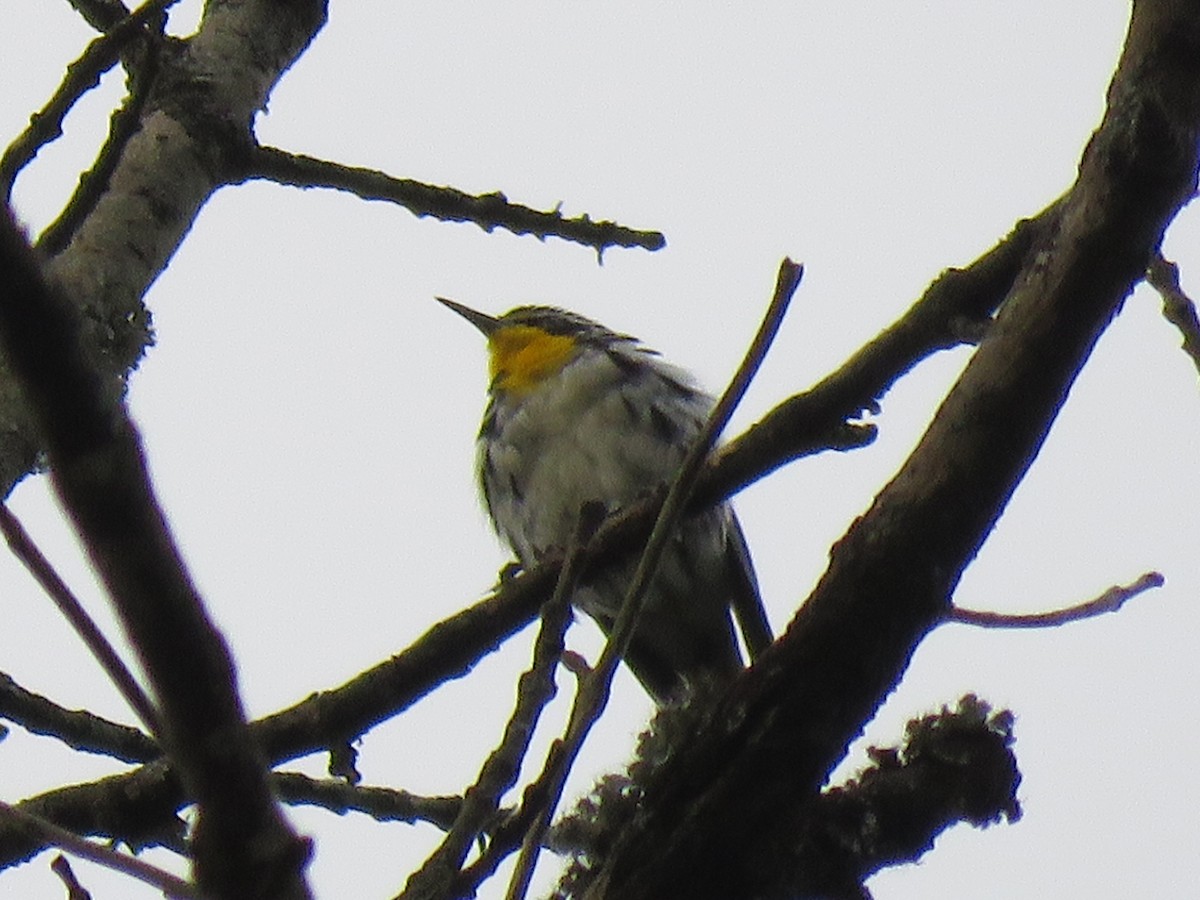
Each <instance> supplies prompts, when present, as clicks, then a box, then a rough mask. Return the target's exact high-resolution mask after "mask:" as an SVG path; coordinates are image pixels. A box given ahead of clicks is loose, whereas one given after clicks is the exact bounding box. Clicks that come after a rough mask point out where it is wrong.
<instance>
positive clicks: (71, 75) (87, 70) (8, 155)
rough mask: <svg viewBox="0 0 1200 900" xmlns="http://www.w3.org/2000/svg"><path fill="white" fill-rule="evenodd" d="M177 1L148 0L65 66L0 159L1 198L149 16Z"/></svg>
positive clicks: (58, 134) (55, 135)
mask: <svg viewBox="0 0 1200 900" xmlns="http://www.w3.org/2000/svg"><path fill="white" fill-rule="evenodd" d="M177 2H179V0H148V2H146V3H143V4H142V5H141V6H140V7H138V9H137V10H136V11H135V12H133V13H130V14H129V15H128V16H126V17H125V18H124V19H123V20H122V21H120V22H118V23H117V24H116V25H115V26H113V28H112V29H111V30H110V31H109V32H108V33H107V34H104V35H101V36H100V37H98V38H96V39H95V40H93V41H92V42H91V43H90V44H88V46H87V49H86V50H84V51H83V54H82V55H81V56H80V57H79V58H78V59H77V60H75V61H74V62H73V63H71V64H70V65H68V66H67V73H66V76H65V77H64V78H63V80H62V83H61V84H60V85H59V86H58V89H57V90H56V91H55V92H54V95H53V96H52V97H51V98H50V99H49V100H48V101H47V102H46V105H45V106H43V107H42V108H41V109H40V110H39V111H38V112H36V113H34V114H33V115H32V116H30V117H29V126H28V127H27V128H26V129H25V130H24V131H23V132H21V134H20V135H19V136H18V137H17V139H16V140H15V141H13V142H12V143H11V144H9V145H8V149H7V150H5V151H4V156H3V158H0V195H2V196H3V198H4V200H5V201H7V200H8V199H9V197H11V196H12V188H13V183H14V182H15V181H16V179H17V174H18V173H19V172H20V171H21V170H22V169H23V168H25V166H27V165H29V163H30V162H31V161H32V160H33V158H34V157H35V156H37V153H38V151H39V150H41V148H42V147H44V146H46V144H49V143H50V142H51V141H54V140H57V139H58V138H60V137H62V123H63V119H65V118H66V116H67V113H68V112H70V111H71V108H72V107H73V106H74V105H75V104H76V102H78V100H79V98H80V97H82V96H83V95H84V94H86V93H87V92H88V91H90V90H91V89H92V88H94V87H96V85H98V84H99V83H100V76H101V75H103V74H104V73H105V72H107V71H108V70H109V69H111V68H112V67H113V66H114V65H115V64H116V62H117V59H118V57H119V56H120V55H121V51H122V50H124V49H125V47H126V46H128V44H129V42H130V41H132V40H134V39H135V38H136V37H137V36H138V35H139V34H141V33H142V26H144V25H145V24H146V23H147V22H148V21H149V20H150V18H151V17H152V16H155V15H158V14H161V13H162V12H163V11H164V10H165V9H166V8H167V7H169V6H172V5H173V4H175V3H177Z"/></svg>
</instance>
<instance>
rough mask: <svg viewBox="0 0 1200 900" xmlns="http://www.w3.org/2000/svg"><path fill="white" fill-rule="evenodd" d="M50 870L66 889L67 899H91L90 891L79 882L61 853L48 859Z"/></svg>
mask: <svg viewBox="0 0 1200 900" xmlns="http://www.w3.org/2000/svg"><path fill="white" fill-rule="evenodd" d="M50 870H51V871H52V872H54V874H55V875H57V876H58V877H59V879H61V880H62V883H63V885H64V886H65V887H66V889H67V900H92V892H91V891H89V890H88V889H87V888H85V887H84V886H83V885H82V884H80V883H79V879H78V878H76V877H75V870H74V869H72V868H71V863H70V862H69V861H68V860H67V858H66V857H65V856H63V855H62V854H61V853H60V854H58V856H56V857H54V859H52V860H51V861H50Z"/></svg>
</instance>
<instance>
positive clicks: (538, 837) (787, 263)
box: [508, 259, 804, 900]
mask: <svg viewBox="0 0 1200 900" xmlns="http://www.w3.org/2000/svg"><path fill="white" fill-rule="evenodd" d="M803 273H804V269H803V267H802V266H798V265H796V264H795V263H793V262H792V261H791V260H790V259H784V260H783V262H782V263H781V264H780V266H779V274H778V277H777V279H776V284H775V293H774V296H773V297H772V299H771V305H770V307H769V308H768V309H767V313H766V316H765V317H764V318H763V323H762V325H761V326H760V327H759V330H758V333H757V334H756V335H755V337H754V341H753V342H752V343H751V345H750V348H749V350H747V352H746V357H745V359H744V360H743V361H742V364H741V366H740V367H739V368H738V370H737V372H736V373H735V374H734V377H733V380H732V381H731V382H730V384H729V387H727V388H726V389H725V392H724V393H723V394H722V395H721V398H720V399H719V400H718V401H717V404H716V406H715V407H714V408H713V411H712V413H711V414H710V415H709V417H708V421H707V422H706V423H705V426H704V429H703V430H702V431H701V433H700V435H699V437H698V438H697V440H696V442H695V444H694V445H693V446H692V448H691V449H690V450H689V451H688V455H687V456H686V457H685V458H684V460H683V463H682V464H681V465H680V467H679V471H678V472H677V473H676V475H675V478H674V480H673V482H672V483H671V487H670V489H669V490H668V491H667V497H666V500H665V501H663V506H662V510H661V512H660V513H659V515H658V519H657V520H656V521H655V523H654V529H653V531H651V533H650V538H649V539H648V540H647V542H646V548H645V550H644V551H643V552H642V556H641V558H640V559H639V560H638V566H637V569H636V570H635V572H634V575H633V579H632V582H631V583H630V586H629V589H628V593H627V594H626V597H625V601H624V603H623V604H622V606H621V612H620V613H619V615H618V616H617V620H616V622H615V624H614V625H613V629H612V633H611V635H610V636H609V639H608V641H607V643H606V644H605V646H604V651H603V652H602V653H601V654H600V660H599V661H598V662H597V664H596V667H595V669H594V670H593V672H592V674H591V675H590V676H589V677H588V678H587V679H586V680H585V681H584V682H583V686H582V688H581V690H580V692H579V694H578V696H577V697H576V700H575V705H574V707H573V708H572V710H571V719H570V723H569V725H568V727H567V734H566V736H565V737H564V738H563V740H562V741H561V742H560V743H559V744H557V745H556V746H555V747H554V748H552V752H551V753H550V755H549V756H548V758H547V761H546V767H545V768H544V769H543V772H542V775H541V776H539V781H541V782H543V783H544V784H545V785H546V786H547V788H548V791H547V795H546V799H545V801H544V802H543V805H542V807H541V809H540V810H538V813H537V815H536V816H535V817H534V821H533V823H532V824H531V826H530V828H529V831H528V832H527V833H526V835H525V840H524V846H523V847H522V865H523V866H528V867H529V868H532V866H533V864H534V863H535V862H536V858H537V854H538V852H539V851H540V848H541V844H542V839H543V837H544V835H545V831H546V829H547V828H548V827H549V824H550V819H551V817H552V816H553V815H554V808H555V807H556V806H557V804H558V800H559V798H560V797H561V795H562V790H563V787H564V785H565V783H566V778H567V773H568V772H569V771H570V769H571V767H572V766H573V765H574V762H575V759H576V758H577V757H578V755H579V751H580V749H582V747H583V742H584V740H585V739H586V737H587V735H588V733H589V732H590V731H591V729H592V726H593V725H595V723H596V722H597V721H598V720H599V717H600V715H601V713H602V712H603V711H604V707H605V706H606V704H607V703H608V698H609V693H610V691H611V687H612V678H613V675H614V673H615V672H616V669H617V665H618V664H619V663H620V661H621V658H622V657H623V656H624V654H625V650H626V649H627V648H628V646H629V641H630V638H631V637H632V635H633V629H634V627H635V626H636V624H637V618H638V614H639V612H640V611H641V606H642V602H643V600H644V597H645V592H646V587H647V586H648V585H649V583H650V581H651V579H652V578H653V577H654V573H655V571H656V569H657V566H658V561H659V559H660V558H661V555H662V551H663V549H664V548H665V547H666V543H667V540H668V539H669V538H670V537H671V535H672V534H673V533H674V530H675V527H676V525H677V523H678V521H679V518H680V517H681V516H682V515H683V513H684V510H685V509H686V506H687V501H688V496H689V494H690V492H691V489H692V487H693V485H694V484H695V481H696V478H697V476H698V475H699V474H700V471H701V468H702V467H703V465H704V462H705V460H706V459H707V458H708V454H709V452H710V451H711V450H712V446H713V444H714V443H715V442H716V439H717V437H718V435H720V433H721V431H722V430H723V429H724V427H725V425H726V423H727V422H728V421H729V417H730V416H731V415H732V414H733V411H734V409H735V408H736V407H737V404H738V403H739V402H741V399H742V397H743V396H744V395H745V393H746V389H747V388H748V387H749V385H750V381H751V380H752V379H753V378H754V375H755V374H756V373H757V371H758V368H759V366H760V365H761V364H762V361H763V358H764V357H765V355H766V352H767V349H768V348H769V347H770V345H771V342H772V340H774V338H775V335H776V334H777V333H778V331H779V326H780V325H781V324H782V322H783V316H784V314H785V313H786V312H787V308H788V304H789V303H790V302H791V299H792V295H793V294H794V293H795V291H796V288H797V286H798V285H799V284H800V278H801V276H802V275H803ZM526 857H529V859H526ZM517 887H519V888H520V889H519V890H510V893H509V895H508V896H509V900H519V898H521V897H524V895H525V889H524V887H523V886H518V885H514V888H517Z"/></svg>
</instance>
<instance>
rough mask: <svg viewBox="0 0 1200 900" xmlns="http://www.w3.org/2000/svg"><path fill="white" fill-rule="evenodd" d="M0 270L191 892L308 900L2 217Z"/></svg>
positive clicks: (164, 537)
mask: <svg viewBox="0 0 1200 900" xmlns="http://www.w3.org/2000/svg"><path fill="white" fill-rule="evenodd" d="M0 270H3V271H5V272H6V273H8V279H9V281H8V284H7V286H6V287H7V296H6V297H5V300H4V302H3V303H0V346H2V347H3V350H4V352H5V354H6V355H7V358H8V360H9V364H10V365H11V367H12V369H13V372H14V373H15V374H16V375H17V376H18V377H19V379H20V381H21V384H22V387H23V388H24V390H25V391H26V393H27V395H28V397H29V400H30V407H31V408H32V409H33V410H34V412H35V414H36V416H37V419H38V425H39V431H40V433H41V434H42V435H44V438H45V441H46V444H47V449H48V454H49V457H50V463H51V468H52V472H53V477H54V485H55V488H56V490H57V491H58V494H59V496H60V498H61V499H62V501H63V505H64V506H65V507H66V509H67V511H68V513H69V515H70V517H71V519H72V521H73V523H74V525H75V529H76V531H77V533H78V534H79V536H80V538H81V539H82V541H83V543H84V545H85V546H86V548H87V550H88V554H89V556H90V557H91V560H92V563H93V565H94V566H95V568H96V570H97V572H98V574H99V575H100V577H101V579H102V580H103V582H104V584H105V586H106V588H107V590H108V593H109V596H110V598H111V600H112V602H113V605H114V606H115V607H116V610H117V613H118V614H119V616H120V618H121V622H122V624H123V625H124V627H125V628H126V630H127V631H128V633H129V635H130V638H131V641H132V643H133V645H134V647H135V649H136V651H137V653H138V655H139V657H140V660H141V663H142V666H143V668H144V670H145V671H146V673H147V676H148V677H149V679H150V682H151V686H152V688H153V690H154V693H155V696H156V698H157V700H158V705H159V709H158V714H157V716H156V720H157V722H158V723H159V725H160V727H161V729H162V730H161V734H160V735H159V737H160V739H161V740H162V741H163V743H164V745H165V749H166V750H167V752H168V753H169V755H170V756H171V758H172V760H174V761H175V762H176V763H177V764H178V766H179V770H180V775H181V777H182V779H183V780H184V782H185V784H186V785H187V788H188V793H189V795H190V796H191V797H192V798H193V799H194V800H195V801H196V804H197V807H198V811H199V822H198V825H197V828H196V835H195V838H194V841H193V845H194V848H195V856H194V862H195V874H196V877H197V880H198V882H199V883H200V885H201V886H202V888H203V889H204V891H205V893H207V894H209V895H211V896H212V897H213V898H224V897H247V896H260V897H268V896H271V897H275V896H277V897H281V898H283V897H288V898H291V897H295V898H302V897H307V896H309V894H308V889H307V886H306V885H305V883H304V879H303V875H302V872H303V867H304V864H305V862H306V857H307V852H308V847H307V844H306V843H305V842H303V841H301V840H300V839H299V838H297V837H296V836H295V835H294V834H293V833H292V831H291V829H290V828H289V827H288V826H287V824H286V823H285V821H284V819H283V817H282V815H281V813H280V810H279V809H278V807H277V805H276V804H275V801H274V797H273V795H272V793H271V789H270V787H269V785H268V783H267V777H266V770H265V767H264V760H263V759H262V756H261V754H260V751H259V748H258V746H257V744H255V742H254V741H253V740H252V739H251V736H250V732H249V729H248V728H247V727H246V722H245V717H244V713H243V711H242V707H241V702H240V700H239V698H238V695H237V688H236V680H235V676H234V670H233V663H232V661H231V659H230V657H229V651H228V649H227V648H226V646H225V643H224V641H223V640H222V638H221V636H220V634H219V633H218V632H217V630H216V628H215V627H214V626H213V624H212V622H211V621H210V620H209V619H208V617H207V615H206V614H205V611H204V608H203V604H202V602H201V600H200V597H199V596H198V595H197V593H196V591H195V588H194V587H193V586H192V583H191V580H190V578H189V576H188V574H187V571H186V569H185V567H184V564H183V561H182V559H181V558H180V556H179V552H178V549H177V548H176V546H175V543H174V540H173V539H172V536H171V534H170V532H169V530H168V529H167V525H166V520H165V517H164V516H163V514H162V511H161V510H160V509H159V507H158V505H157V502H156V500H155V497H154V493H153V489H152V488H151V486H150V479H149V475H148V473H147V471H146V466H145V460H144V459H143V457H142V453H141V446H140V441H139V438H138V435H137V432H136V431H135V429H134V427H133V425H132V423H131V422H130V421H129V419H128V417H127V415H126V413H125V410H124V408H123V406H122V405H121V404H120V402H119V401H118V400H116V399H115V398H114V397H113V396H112V395H111V393H110V392H108V391H107V390H106V389H105V386H104V384H103V382H102V380H101V378H100V377H99V376H98V374H97V372H96V371H95V370H94V369H93V368H92V367H91V366H90V365H89V364H88V361H87V360H88V357H87V355H86V354H85V352H84V350H83V347H82V340H81V335H80V329H79V324H78V319H77V313H76V311H75V310H74V309H73V308H72V307H71V306H70V305H69V304H68V303H67V302H65V301H64V300H63V299H61V297H59V296H56V295H54V294H52V293H51V291H50V290H49V289H48V287H47V285H46V284H45V282H44V281H43V280H42V277H41V272H40V270H39V268H38V264H37V259H36V258H35V255H34V253H33V251H32V249H31V248H29V246H28V245H27V244H26V243H25V241H24V240H23V238H22V236H21V234H20V232H19V230H18V229H17V227H16V223H15V222H14V221H13V220H12V217H11V213H10V212H9V211H8V209H7V207H6V208H5V213H4V216H3V219H2V220H0ZM263 885H271V886H272V889H271V891H270V892H268V893H263V889H262V888H263ZM251 886H253V890H252V889H251Z"/></svg>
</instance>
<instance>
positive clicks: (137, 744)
mask: <svg viewBox="0 0 1200 900" xmlns="http://www.w3.org/2000/svg"><path fill="white" fill-rule="evenodd" d="M0 718H4V719H8V720H9V721H10V722H15V723H16V724H17V725H20V726H21V727H22V728H24V729H25V730H26V731H29V732H31V733H33V734H40V735H44V736H47V737H53V738H57V739H58V740H60V741H62V742H63V743H64V744H66V745H67V746H69V747H73V748H74V749H76V750H82V751H84V752H85V753H102V754H104V755H105V756H111V757H113V758H115V759H119V760H121V761H122V762H130V763H137V762H149V761H150V760H152V759H156V758H157V757H158V756H160V755H161V754H162V751H161V750H160V749H159V747H158V744H156V743H155V742H154V739H153V738H152V737H150V736H149V735H147V734H145V733H144V732H141V731H139V730H138V729H136V728H130V727H129V726H128V725H121V724H118V723H117V722H110V721H109V720H108V719H104V718H101V717H100V716H97V715H95V714H94V713H90V712H87V711H85V710H78V709H64V708H63V707H61V706H59V705H58V704H57V703H55V702H53V701H52V700H48V699H46V698H45V697H42V696H41V695H39V694H35V693H33V692H32V691H27V690H26V689H25V688H23V687H21V686H20V685H19V684H17V683H16V682H15V681H14V680H13V679H12V677H11V676H10V675H8V674H7V673H5V672H0Z"/></svg>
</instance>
